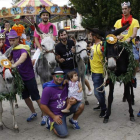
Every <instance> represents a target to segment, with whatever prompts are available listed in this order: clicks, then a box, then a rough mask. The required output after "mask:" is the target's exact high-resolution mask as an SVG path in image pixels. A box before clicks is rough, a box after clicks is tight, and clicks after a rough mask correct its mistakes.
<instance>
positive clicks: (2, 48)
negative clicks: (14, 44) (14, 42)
mask: <svg viewBox="0 0 140 140" xmlns="http://www.w3.org/2000/svg"><path fill="white" fill-rule="evenodd" d="M5 41H6V37H5V34H3V33H2V32H1V33H0V52H1V53H2V54H4V53H5V52H6V50H7V49H8V48H10V46H8V45H7V44H5Z"/></svg>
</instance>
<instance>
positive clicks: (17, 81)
mask: <svg viewBox="0 0 140 140" xmlns="http://www.w3.org/2000/svg"><path fill="white" fill-rule="evenodd" d="M12 75H13V77H14V87H15V92H10V93H7V94H5V93H4V94H3V93H0V101H2V100H5V99H7V100H15V97H16V94H17V95H19V96H20V98H21V97H22V91H23V89H24V83H23V81H22V78H21V76H20V75H19V73H18V71H17V69H16V68H14V69H12Z"/></svg>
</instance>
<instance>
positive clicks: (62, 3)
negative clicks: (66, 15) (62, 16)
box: [0, 0, 69, 9]
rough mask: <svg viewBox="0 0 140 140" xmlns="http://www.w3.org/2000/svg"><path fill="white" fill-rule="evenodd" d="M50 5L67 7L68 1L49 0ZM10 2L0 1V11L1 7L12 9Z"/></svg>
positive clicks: (7, 0) (10, 0)
mask: <svg viewBox="0 0 140 140" xmlns="http://www.w3.org/2000/svg"><path fill="white" fill-rule="evenodd" d="M51 1H52V3H54V4H57V5H58V6H63V5H67V4H68V1H69V0H51ZM11 3H12V0H0V9H2V7H6V8H10V7H12V4H11Z"/></svg>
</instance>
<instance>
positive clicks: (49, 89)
mask: <svg viewBox="0 0 140 140" xmlns="http://www.w3.org/2000/svg"><path fill="white" fill-rule="evenodd" d="M64 74H65V73H64V71H63V70H62V69H61V68H60V67H57V68H55V69H54V72H53V73H52V76H53V80H52V81H50V82H47V83H45V84H44V85H43V93H42V97H41V109H42V110H43V111H44V112H45V113H46V114H47V115H48V116H49V118H48V119H47V128H48V129H50V130H53V131H54V133H55V134H56V135H57V136H59V137H66V136H68V128H67V123H66V117H67V116H69V115H71V114H73V117H72V118H71V119H69V122H70V123H71V124H72V125H73V127H74V129H80V127H79V125H78V121H77V120H78V118H79V116H80V115H81V113H82V112H83V110H84V104H83V103H81V102H77V103H76V104H75V105H72V107H71V108H70V113H66V114H63V113H62V112H61V110H62V109H64V108H66V101H67V97H68V85H67V84H65V85H64V84H63V80H64Z"/></svg>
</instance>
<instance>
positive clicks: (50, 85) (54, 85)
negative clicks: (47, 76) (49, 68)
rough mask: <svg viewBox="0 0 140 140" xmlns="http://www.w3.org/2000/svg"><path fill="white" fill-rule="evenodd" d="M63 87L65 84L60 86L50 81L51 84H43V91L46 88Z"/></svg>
mask: <svg viewBox="0 0 140 140" xmlns="http://www.w3.org/2000/svg"><path fill="white" fill-rule="evenodd" d="M62 85H63V82H62V83H61V84H59V85H56V84H55V83H54V80H52V81H49V82H47V83H44V84H43V89H44V88H45V87H60V86H62Z"/></svg>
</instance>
